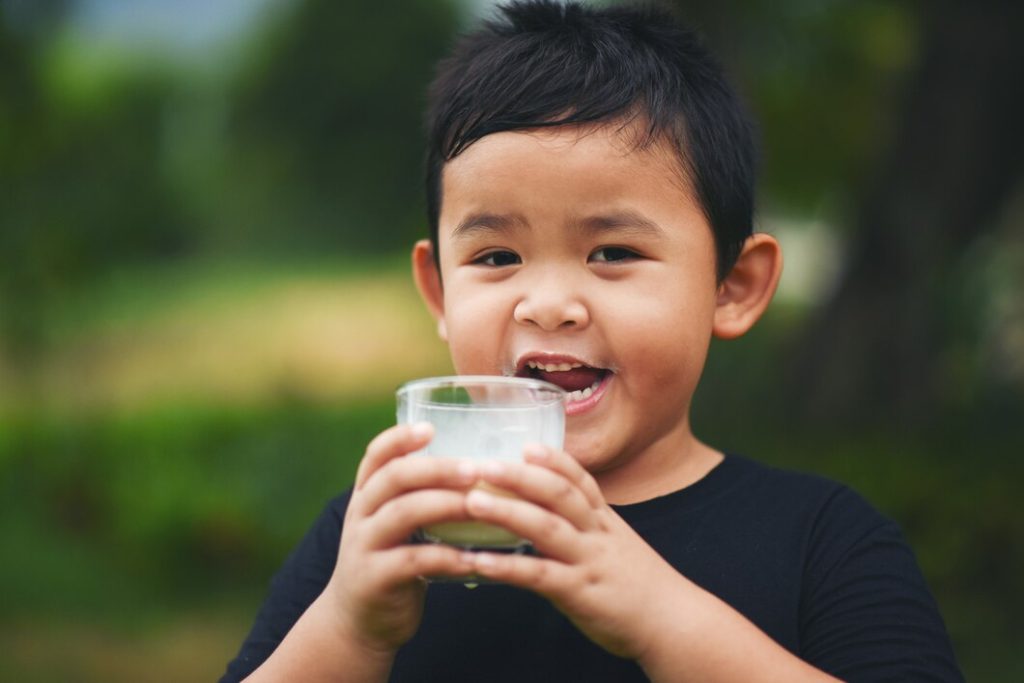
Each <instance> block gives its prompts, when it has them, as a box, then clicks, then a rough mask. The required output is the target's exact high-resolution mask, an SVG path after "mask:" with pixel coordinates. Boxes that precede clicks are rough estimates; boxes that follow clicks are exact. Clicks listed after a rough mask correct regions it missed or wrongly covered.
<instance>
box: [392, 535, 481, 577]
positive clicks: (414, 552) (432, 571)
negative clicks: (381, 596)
mask: <svg viewBox="0 0 1024 683" xmlns="http://www.w3.org/2000/svg"><path fill="white" fill-rule="evenodd" d="M374 568H375V571H377V572H378V573H379V574H378V575H379V577H381V580H382V581H383V582H385V583H388V584H395V583H404V582H406V581H410V580H412V579H416V578H419V577H422V576H448V577H467V578H468V577H470V576H473V574H474V573H475V571H476V570H475V566H474V564H473V553H470V552H466V551H465V550H459V549H458V548H453V547H451V546H446V545H433V544H430V545H426V544H425V545H404V546H399V547H397V548H393V549H391V550H385V551H384V552H382V553H379V554H378V555H377V557H375V558H374Z"/></svg>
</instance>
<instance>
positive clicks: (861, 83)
mask: <svg viewBox="0 0 1024 683" xmlns="http://www.w3.org/2000/svg"><path fill="white" fill-rule="evenodd" d="M677 4H678V5H679V7H680V9H681V14H682V15H683V16H684V17H686V18H689V19H691V20H694V21H696V23H697V24H698V25H700V26H701V28H702V29H703V31H704V32H705V33H706V34H707V35H708V36H709V40H710V42H711V43H712V45H713V46H714V47H715V48H716V51H718V52H719V53H720V54H721V55H722V56H723V60H724V61H725V62H726V65H727V67H729V68H731V70H732V71H733V72H734V73H735V75H736V76H737V77H738V80H739V81H740V82H741V85H742V88H741V89H742V90H743V91H744V92H745V93H747V94H748V95H749V96H750V98H751V100H752V106H753V108H754V109H755V111H756V114H757V117H758V119H759V120H760V122H761V124H762V130H763V134H764V135H763V136H764V147H765V161H764V169H763V171H764V178H765V190H766V191H765V199H764V201H763V202H762V203H763V204H765V205H766V206H768V207H769V210H774V211H776V212H780V211H781V212H782V213H784V214H785V213H787V212H791V213H792V212H799V213H802V214H804V215H807V214H810V215H815V216H818V217H819V218H824V219H825V220H826V221H828V222H830V223H833V224H836V225H837V227H838V229H841V230H843V233H844V242H845V243H846V245H847V246H846V250H845V254H844V264H843V270H842V273H841V276H840V279H839V281H838V283H836V286H835V289H834V290H833V291H831V292H827V293H823V294H825V295H826V296H824V297H823V299H824V300H823V302H822V304H821V306H820V307H819V308H818V310H816V311H815V312H814V314H813V315H812V316H811V318H810V320H809V321H808V322H807V324H806V325H804V327H803V329H802V331H801V333H800V335H799V338H798V339H797V340H796V341H795V342H794V344H793V351H792V356H793V363H792V365H791V368H790V374H791V378H795V379H796V380H797V381H781V380H782V378H778V377H776V378H775V382H774V383H772V384H773V386H779V385H783V386H788V387H791V396H790V397H789V398H790V400H788V401H774V402H773V405H786V406H787V407H788V408H789V409H790V410H791V411H792V414H794V415H799V416H803V417H812V418H815V419H821V420H826V421H832V422H837V423H841V422H845V423H848V424H864V423H877V424H881V423H889V424H890V425H892V424H893V422H895V423H896V424H898V425H918V426H920V425H921V424H923V423H927V422H930V421H934V420H936V419H938V417H939V416H940V415H942V414H947V413H948V411H949V410H963V409H964V408H965V407H966V405H965V404H969V402H970V401H971V400H972V399H975V398H978V397H980V396H982V395H984V394H985V393H986V392H988V391H990V390H991V389H992V386H993V385H994V384H997V383H998V382H999V378H998V377H996V376H995V375H994V374H992V373H989V374H985V370H984V368H983V366H984V364H983V363H980V362H979V356H980V355H981V354H982V353H983V352H984V350H983V347H982V345H981V338H982V334H983V327H984V325H985V324H986V323H985V311H984V310H983V307H984V301H985V296H986V294H987V293H986V292H979V291H977V286H976V285H975V284H974V283H975V281H977V280H978V273H977V272H974V271H976V270H977V269H978V268H979V267H981V268H983V267H984V264H982V265H981V266H979V265H978V261H979V257H978V255H977V251H978V245H983V244H985V240H986V239H987V240H988V250H989V252H992V251H996V250H998V244H1000V243H1002V242H1005V241H1006V240H1007V239H1008V236H1007V235H1005V234H999V233H997V232H996V229H997V227H998V226H999V225H1000V218H1001V217H1002V216H1001V212H1002V211H1003V209H1004V207H1005V206H1006V204H1007V201H1008V199H1009V198H1010V197H1011V195H1012V193H1013V191H1014V190H1015V188H1018V187H1020V181H1021V179H1022V170H1024V165H1022V159H1024V156H1022V155H1024V127H1022V126H1021V125H1020V122H1021V121H1022V120H1024V43H1022V42H1021V40H1020V36H1021V35H1024V4H1022V3H1019V2H1013V1H1009V0H983V1H982V2H972V3H963V2H957V1H955V0H939V1H936V2H913V1H911V0H858V1H857V2H854V1H853V0H830V1H827V2H822V1H820V0H794V1H793V2H789V3H770V2H767V0H740V1H739V2H737V3H729V4H728V5H726V4H724V3H715V2H710V1H708V0H689V1H685V2H684V1H679V2H678V3H677ZM1010 223H1011V224H1013V220H1012V219H1011V221H1010ZM1017 225H1019V223H1017ZM972 259H973V260H972ZM980 260H981V261H984V259H983V258H982V259H980ZM972 297H974V298H972ZM1004 403H1005V402H1004Z"/></svg>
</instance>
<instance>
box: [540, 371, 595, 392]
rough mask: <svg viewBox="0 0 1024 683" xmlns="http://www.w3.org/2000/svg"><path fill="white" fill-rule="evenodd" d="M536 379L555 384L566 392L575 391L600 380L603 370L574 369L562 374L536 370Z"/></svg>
mask: <svg viewBox="0 0 1024 683" xmlns="http://www.w3.org/2000/svg"><path fill="white" fill-rule="evenodd" d="M536 372H537V375H536V377H537V379H542V380H544V381H545V382H551V383H552V384H556V385H558V386H560V387H562V388H563V389H565V390H566V391H577V390H579V389H586V388H587V387H589V386H592V385H593V384H594V382H596V381H598V380H599V379H601V377H602V376H603V375H604V370H600V369H598V368H574V369H572V370H566V371H564V372H545V371H544V370H537V371H536Z"/></svg>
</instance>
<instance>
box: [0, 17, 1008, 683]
mask: <svg viewBox="0 0 1024 683" xmlns="http://www.w3.org/2000/svg"><path fill="white" fill-rule="evenodd" d="M676 4H677V5H678V7H679V9H680V13H681V15H682V16H683V17H684V18H686V19H688V20H689V21H691V22H692V23H694V24H696V25H698V26H699V27H701V29H702V30H703V32H704V33H705V34H706V35H707V36H708V39H709V42H710V43H711V44H712V46H713V47H714V48H715V49H716V51H717V52H718V53H719V54H720V56H721V58H722V60H723V62H724V63H725V64H726V66H727V68H728V69H729V71H730V72H731V74H732V75H733V77H734V79H735V80H736V82H737V83H738V85H739V87H740V89H741V91H742V92H743V94H744V96H745V97H746V98H747V99H748V101H749V102H750V105H751V107H752V109H753V110H754V111H755V113H756V115H757V117H758V119H759V121H760V125H761V135H762V138H763V142H764V154H763V160H762V167H763V182H762V186H761V194H760V213H759V217H758V222H759V226H760V228H761V229H763V230H767V231H770V232H772V233H774V234H776V235H777V236H778V237H779V239H780V240H781V241H782V243H783V248H784V250H785V253H786V257H787V270H786V274H785V276H784V279H783V283H782V286H781V288H780V291H779V295H778V298H777V300H776V302H775V304H774V305H773V308H772V310H771V312H770V314H769V315H768V316H767V318H766V319H765V320H764V321H763V323H762V324H760V325H759V327H758V328H757V329H756V330H755V331H754V332H753V333H752V334H751V335H749V336H748V337H747V338H744V339H742V340H738V341H734V342H729V343H716V344H715V345H714V346H713V348H712V353H711V358H710V361H709V366H708V369H707V372H706V374H705V377H704V380H703V383H702V385H701V388H700V390H699V394H698V399H697V408H696V414H695V418H694V419H695V424H696V427H697V430H698V432H699V433H700V434H701V435H702V436H703V437H704V438H706V439H708V440H710V441H711V442H712V443H714V444H716V445H718V446H720V447H723V448H727V449H730V450H735V451H741V452H744V453H747V454H749V455H751V456H753V457H757V458H760V459H763V460H766V461H769V462H772V463H777V464H780V465H783V466H790V467H798V468H802V469H806V470H811V471H817V472H821V473H824V474H826V475H829V476H832V477H836V478H839V479H841V480H843V481H845V482H848V483H849V484H851V485H853V486H854V487H856V488H857V489H858V490H860V491H861V492H862V493H863V494H865V495H866V496H867V497H868V498H869V499H870V500H871V501H872V502H873V503H874V504H875V505H877V506H878V507H879V508H881V509H882V510H883V511H884V512H886V513H887V514H889V515H891V516H893V517H895V518H896V519H897V520H898V521H899V522H900V523H901V524H902V525H903V527H904V529H905V530H906V532H907V535H908V536H909V538H910V540H911V542H912V544H913V545H914V547H915V549H916V551H917V553H918V557H919V560H920V562H921V565H922V567H923V569H924V571H925V573H926V575H927V577H928V580H929V582H930V584H931V586H932V588H933V590H934V592H935V593H936V596H937V598H938V600H939V602H940V605H941V607H942V609H943V612H944V614H945V617H946V620H947V622H948V625H949V628H950V631H951V633H952V635H953V638H954V641H955V647H956V650H957V653H958V656H959V657H960V659H961V662H962V664H963V667H964V669H965V672H966V673H967V675H968V678H969V679H970V680H975V681H1007V682H1009V681H1019V680H1024V659H1022V658H1021V657H1020V653H1019V644H1020V642H1021V640H1022V637H1024V633H1022V629H1021V626H1020V623H1021V622H1020V620H1019V619H1018V618H1016V615H1018V614H1020V613H1021V612H1022V611H1024V582H1022V581H1021V577H1022V576H1024V515H1022V514H1021V512H1020V505H1019V503H1018V502H1017V501H1018V500H1019V495H1017V491H1016V489H1017V488H1018V487H1019V486H1020V485H1022V484H1024V476H1022V475H1024V465H1022V462H1024V459H1022V454H1024V428H1022V424H1021V423H1022V418H1024V296H1022V293H1024V182H1022V180H1024V174H1022V160H1024V131H1022V129H1024V127H1022V126H1021V125H1020V122H1021V121H1024V85H1022V84H1024V47H1022V45H1024V41H1021V40H1020V36H1021V35H1024V14H1022V6H1024V3H1018V2H998V1H983V2H974V3H961V2H955V1H953V0H940V1H936V2H928V3H923V2H910V1H909V0H906V1H900V0H786V1H785V2H767V0H738V1H737V2H732V3H717V2H712V1H711V0H695V1H694V2H682V1H680V2H677V3H676ZM491 11H493V7H492V3H491V2H486V1H483V0H478V1H476V2H470V1H469V0H463V1H462V2H459V1H457V0H448V1H442V0H404V1H403V2H401V3H348V2H333V1H331V0H219V1H218V2H205V1H203V0H178V1H176V2H173V3H172V2H162V1H161V0H135V1H134V2H131V1H128V0H0V493H2V495H0V529H2V535H0V539H2V545H0V548H2V558H0V585H2V586H3V590H2V598H0V679H3V680H17V681H70V680H74V681H122V680H123V681H135V680H146V681H162V680H167V681H178V680H211V679H215V678H216V677H217V676H218V675H219V674H220V672H221V670H222V668H223V666H224V664H225V663H226V661H227V660H228V659H229V658H231V657H232V656H233V654H234V652H235V650H236V648H237V646H238V644H239V643H240V641H241V639H242V637H243V636H244V634H245V632H246V630H247V628H248V626H249V624H250V622H251V620H252V617H253V615H254V613H255V610H256V608H257V607H258V604H259V601H260V597H261V595H262V593H263V590H264V589H265V587H266V582H267V581H268V579H269V577H270V575H271V573H272V572H273V571H274V569H275V568H276V566H277V565H278V564H279V563H280V562H281V560H282V559H283V557H284V555H285V554H286V553H287V552H288V549H289V548H290V547H291V546H292V544H294V543H295V542H296V540H297V539H298V537H299V536H300V535H301V533H302V532H303V531H304V529H305V528H306V527H307V525H308V524H309V523H310V521H311V520H312V518H313V517H314V516H315V515H316V514H317V512H318V511H319V510H320V508H321V507H322V505H323V504H324V502H325V501H326V500H327V499H328V498H329V497H331V496H332V495H334V494H336V493H337V492H340V491H341V490H342V489H344V488H345V487H346V486H347V484H348V483H349V481H350V480H351V477H352V473H353V471H354V468H355V464H356V462H357V460H358V458H359V457H360V455H361V453H362V450H363V448H364V446H365V444H366V442H367V440H368V439H369V438H370V437H371V436H372V435H373V434H375V433H376V432H377V431H379V430H380V429H382V428H383V427H385V426H387V425H389V424H390V423H391V422H392V421H393V404H392V397H391V394H392V391H393V389H394V387H395V386H397V385H398V384H399V383H400V382H402V381H404V380H406V379H410V378H412V377H416V376H423V375H428V374H436V373H445V372H448V371H449V370H450V366H449V365H448V361H447V357H446V354H445V349H444V347H443V346H442V345H441V344H440V342H439V341H437V339H436V336H435V334H434V331H433V325H432V324H431V322H430V320H429V318H428V316H427V315H426V313H425V312H423V311H422V310H421V307H420V305H419V302H418V300H417V298H416V295H415V292H414V289H413V287H412V284H411V280H410V278H409V276H408V273H407V252H408V249H409V246H410V245H411V242H412V241H413V240H414V239H415V238H416V237H418V236H420V235H421V234H423V232H424V228H423V226H424V225H425V221H424V219H423V200H422V197H421V181H420V163H421V149H422V133H421V123H420V116H421V111H422V105H423V98H424V88H425V84H426V82H427V80H428V79H429V77H430V73H431V70H432V64H433V62H434V61H435V60H436V59H437V58H438V56H440V55H441V54H442V53H443V51H444V50H445V48H446V46H447V45H449V44H450V41H451V40H452V38H453V36H454V35H455V34H456V33H457V32H458V31H459V30H462V29H464V28H465V27H466V26H468V25H470V24H471V23H472V22H473V21H474V20H475V18H477V17H479V16H482V15H487V14H488V13H489V12H491Z"/></svg>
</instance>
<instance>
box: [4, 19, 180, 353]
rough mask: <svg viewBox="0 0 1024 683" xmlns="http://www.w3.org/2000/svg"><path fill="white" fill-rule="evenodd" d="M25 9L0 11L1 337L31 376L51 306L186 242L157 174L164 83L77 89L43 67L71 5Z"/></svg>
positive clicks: (133, 82)
mask: <svg viewBox="0 0 1024 683" xmlns="http://www.w3.org/2000/svg"><path fill="white" fill-rule="evenodd" d="M23 5H24V3H22V5H21V6H20V9H19V11H17V12H15V11H13V10H11V9H8V8H6V7H5V9H6V10H7V11H4V12H2V13H0V188H2V190H0V192H2V193H3V194H2V197H3V200H2V207H0V333H2V335H0V339H2V341H3V343H4V345H5V346H6V347H7V350H8V351H9V352H11V353H12V355H13V356H14V358H15V367H16V368H19V369H21V370H25V371H27V370H28V368H29V367H30V366H31V363H30V362H29V361H30V360H31V356H32V355H33V354H34V353H36V352H38V351H39V350H40V349H41V347H42V345H43V344H44V341H45V340H44V339H43V338H42V337H41V335H42V324H41V322H40V319H39V318H40V316H41V315H42V314H43V311H44V310H45V308H46V306H47V304H49V303H52V302H53V301H54V300H56V299H57V298H59V297H61V296H64V295H66V294H68V293H69V292H70V291H71V289H72V288H73V287H75V286H77V285H80V284H82V283H83V282H86V281H88V280H89V279H91V278H93V277H95V276H96V274H97V273H99V272H102V271H103V270H104V269H105V268H106V267H108V266H109V265H110V264H112V263H120V262H124V261H127V260H130V259H135V258H139V257H145V256H153V255H164V254H166V253H167V252H168V251H178V250H181V249H183V248H184V247H185V246H186V244H185V243H186V241H187V240H186V238H185V236H184V235H185V233H184V231H183V229H182V222H181V216H180V213H179V211H178V210H177V207H176V204H175V202H174V200H173V197H172V196H171V194H170V192H169V190H168V188H167V187H166V184H165V182H164V179H163V178H162V177H161V174H160V166H159V155H160V135H159V132H160V116H161V111H162V103H163V100H164V98H165V93H166V89H167V83H166V81H165V80H163V79H160V78H157V77H148V78H145V79H141V78H140V79H132V80H130V81H128V82H120V83H114V84H108V85H109V86H110V87H105V88H102V89H99V90H95V91H89V92H87V93H80V92H79V93H74V92H72V91H73V90H74V88H73V87H71V88H69V87H68V86H69V84H68V83H67V82H66V81H65V80H63V79H64V76H65V74H63V73H61V72H60V71H59V69H58V68H55V67H54V66H53V64H52V63H50V62H48V61H47V59H46V58H45V55H46V52H47V49H48V46H49V44H50V42H51V41H52V40H53V32H54V31H55V30H56V29H57V27H58V26H59V25H60V16H61V14H62V11H63V9H64V6H65V5H66V3H62V2H43V3H39V4H38V5H31V3H29V5H30V6H31V7H30V8H29V7H24V6H23ZM30 9H31V11H30Z"/></svg>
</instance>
